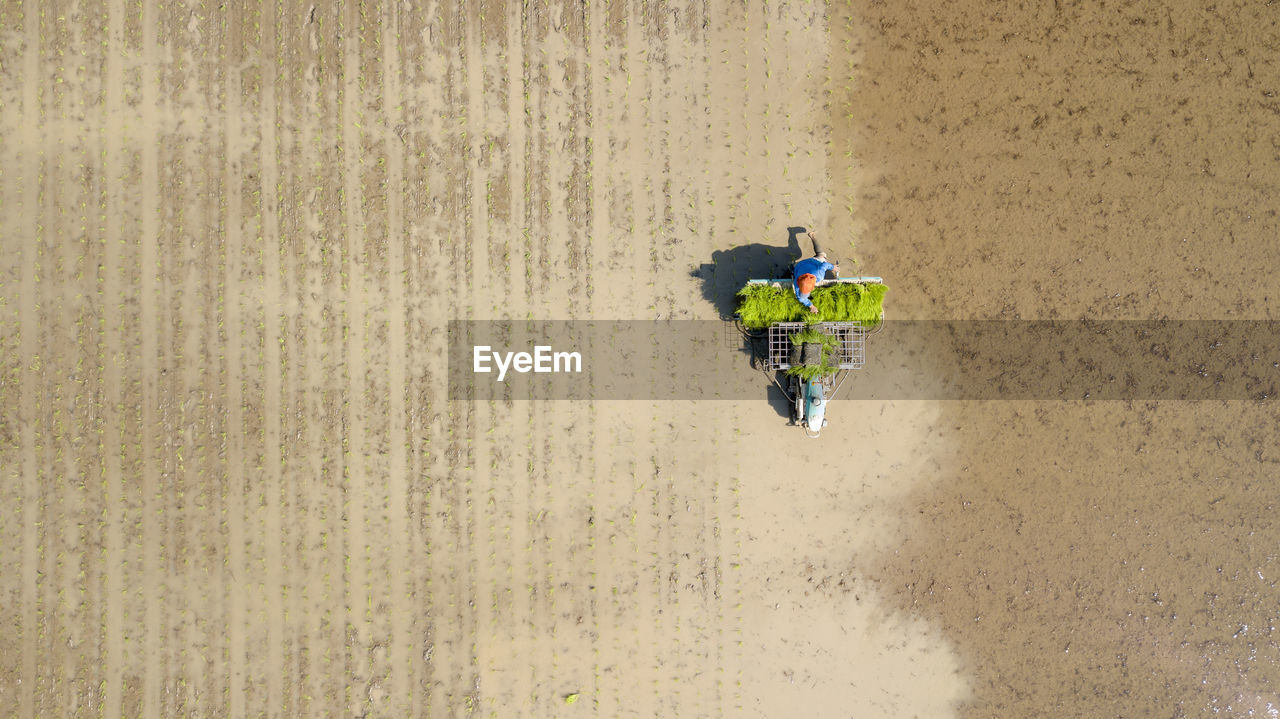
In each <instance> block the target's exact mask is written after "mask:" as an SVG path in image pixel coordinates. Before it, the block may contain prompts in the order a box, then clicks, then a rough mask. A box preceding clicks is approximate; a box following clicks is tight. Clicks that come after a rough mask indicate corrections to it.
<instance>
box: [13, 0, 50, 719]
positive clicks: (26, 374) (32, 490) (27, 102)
mask: <svg viewBox="0 0 1280 719" xmlns="http://www.w3.org/2000/svg"><path fill="white" fill-rule="evenodd" d="M23 25H24V38H23V39H24V42H25V45H26V51H25V53H24V57H23V74H22V76H23V88H22V110H23V126H24V127H27V128H40V131H39V133H38V134H39V144H38V147H40V148H41V151H40V152H37V151H36V150H35V149H34V148H33V146H34V145H35V143H29V144H28V145H27V150H26V151H25V152H24V153H23V173H22V174H23V178H22V179H23V184H24V188H25V191H24V194H23V198H22V209H23V216H25V217H29V218H31V219H32V227H31V228H30V232H31V238H32V241H31V242H28V243H24V245H23V251H22V284H21V292H20V296H21V297H23V298H34V297H35V296H36V285H37V281H38V277H37V275H36V272H37V269H36V268H37V264H36V253H37V248H38V247H39V245H40V243H41V241H42V240H43V225H42V223H41V222H40V219H39V218H40V202H41V199H42V198H41V192H40V187H41V185H42V184H43V182H44V169H43V166H42V165H43V157H42V155H43V148H44V147H46V146H47V141H46V138H45V137H44V135H45V132H46V128H47V125H46V123H45V113H44V109H43V106H42V104H41V100H42V99H43V98H42V97H41V93H40V89H39V84H38V78H39V77H40V76H41V73H40V69H41V66H42V62H41V58H40V49H41V44H42V43H41V33H40V18H39V16H38V15H37V14H36V13H35V12H34V11H33V10H30V9H28V8H27V7H26V6H24V7H23ZM33 134H34V133H33ZM24 229H25V228H24ZM38 328H39V315H38V314H37V311H36V303H35V302H32V301H30V300H27V301H25V302H23V303H22V310H21V323H20V329H21V340H20V346H21V349H22V374H23V377H22V381H21V387H22V391H21V393H20V397H21V400H20V401H21V405H20V407H19V410H20V411H19V421H20V422H21V425H22V427H21V433H22V437H21V444H22V489H23V492H22V493H23V503H22V528H23V533H22V572H21V574H22V625H21V648H22V669H21V675H20V676H21V680H20V681H21V689H20V690H19V700H20V704H19V706H20V714H21V715H22V716H34V714H35V693H36V684H37V663H36V662H37V657H38V652H39V646H38V644H37V632H38V631H39V629H38V626H37V619H38V618H39V616H40V608H39V606H38V593H39V585H38V584H37V581H38V577H39V566H38V562H39V546H40V544H39V530H38V528H37V527H38V525H37V522H38V521H40V519H39V509H40V504H39V491H40V489H39V481H40V480H39V476H38V474H37V472H38V466H39V465H38V464H37V461H38V458H37V456H36V435H37V429H38V426H37V422H38V421H39V420H38V417H39V408H38V404H39V402H40V397H41V395H42V387H41V385H40V376H39V374H38V371H37V367H36V363H37V362H38V359H37V353H38V352H39V349H38V348H39V345H38V342H37V339H38V338H37V336H36V332H37V331H38Z"/></svg>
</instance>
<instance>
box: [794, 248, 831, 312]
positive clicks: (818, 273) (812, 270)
mask: <svg viewBox="0 0 1280 719" xmlns="http://www.w3.org/2000/svg"><path fill="white" fill-rule="evenodd" d="M834 267H835V265H833V264H831V263H830V262H823V261H822V260H820V259H818V258H817V257H810V258H809V259H807V260H801V261H799V262H797V263H796V269H795V272H794V273H792V275H791V290H792V291H793V292H795V293H796V299H797V300H800V304H802V305H804V306H805V307H809V306H811V305H812V304H813V303H811V302H809V295H808V294H803V295H802V294H800V286H799V285H797V284H796V280H798V279H800V275H813V276H814V277H817V278H818V281H819V282H821V281H822V280H824V279H826V276H827V270H830V269H832V268H834Z"/></svg>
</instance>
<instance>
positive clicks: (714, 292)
mask: <svg viewBox="0 0 1280 719" xmlns="http://www.w3.org/2000/svg"><path fill="white" fill-rule="evenodd" d="M805 233H806V230H805V228H803V227H788V228H787V247H786V249H783V248H781V247H778V246H776V245H768V244H765V243H763V242H757V243H752V244H749V245H739V246H738V247H734V248H733V249H729V250H716V251H715V252H713V253H711V262H709V263H706V264H702V265H699V266H698V267H697V268H696V269H694V270H693V272H692V273H691V274H692V275H693V276H694V277H697V278H699V279H701V280H702V296H703V298H704V299H706V300H707V301H708V302H710V303H711V304H712V305H714V306H715V308H716V311H717V312H719V313H720V317H721V318H723V319H729V318H730V317H732V316H733V313H734V312H735V311H736V310H737V308H738V299H737V295H738V290H741V289H742V288H743V287H745V286H746V284H747V280H772V279H791V267H792V265H794V264H795V263H796V262H798V261H800V260H801V259H802V258H803V256H804V255H803V253H802V251H801V249H800V235H802V234H805Z"/></svg>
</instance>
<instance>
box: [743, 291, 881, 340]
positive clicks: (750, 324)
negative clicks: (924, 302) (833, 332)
mask: <svg viewBox="0 0 1280 719" xmlns="http://www.w3.org/2000/svg"><path fill="white" fill-rule="evenodd" d="M887 289H888V288H887V287H885V286H884V285H881V284H838V285H829V286H826V287H819V288H818V289H816V290H814V291H813V293H812V294H811V295H810V301H811V302H812V303H813V306H814V307H816V308H818V311H817V313H811V312H809V311H808V310H807V309H805V307H804V306H803V305H801V304H800V302H799V301H797V300H796V296H795V293H794V292H793V291H792V290H791V288H790V287H788V286H786V285H785V283H784V285H783V286H782V287H778V286H775V285H771V284H759V285H748V286H746V287H744V288H743V289H742V290H741V291H739V292H738V316H739V317H740V318H741V319H742V324H743V325H744V326H745V327H747V328H748V329H764V328H766V327H768V326H769V325H771V324H775V323H778V322H807V323H810V324H812V323H814V322H862V323H865V324H868V325H872V324H878V323H879V322H880V317H881V315H882V313H883V306H884V294H885V291H886V290H887Z"/></svg>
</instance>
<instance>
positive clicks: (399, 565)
mask: <svg viewBox="0 0 1280 719" xmlns="http://www.w3.org/2000/svg"><path fill="white" fill-rule="evenodd" d="M380 20H381V36H380V44H381V47H382V98H381V99H382V102H381V107H380V110H381V112H382V114H383V117H384V122H385V124H384V126H383V127H382V128H381V130H382V135H383V142H384V143H385V145H386V153H387V181H386V192H387V265H388V266H387V275H386V276H387V282H388V286H387V293H388V296H387V301H388V313H389V322H390V326H389V328H388V337H387V347H388V357H389V364H388V367H387V385H388V401H389V407H388V414H389V417H388V427H387V442H388V445H389V446H388V453H389V457H390V469H389V472H388V486H387V507H386V512H387V515H388V525H389V527H390V534H389V539H388V542H387V545H386V548H387V553H388V556H389V562H390V568H389V571H390V575H391V576H390V589H391V591H390V597H389V601H388V603H389V604H390V611H391V621H390V622H389V623H388V625H389V626H388V641H389V643H390V644H391V648H390V651H389V654H388V662H389V666H388V671H389V673H390V681H389V685H390V686H389V687H388V691H389V693H390V696H391V697H392V702H391V704H390V706H388V707H387V708H386V711H387V712H388V713H389V714H391V715H396V716H412V708H413V701H412V698H413V695H412V692H411V684H410V680H411V677H412V675H413V664H412V661H411V657H412V656H413V643H412V642H413V633H412V632H411V631H409V630H410V628H411V627H412V626H413V625H414V622H413V618H414V617H413V610H412V609H411V608H410V607H411V606H412V604H411V603H412V602H413V601H414V600H413V597H414V594H413V593H412V592H411V591H410V585H411V583H412V577H411V574H410V572H411V566H421V565H418V564H417V563H416V562H414V563H412V564H410V563H409V562H407V561H406V559H405V557H406V553H408V552H411V551H412V548H413V537H412V536H411V534H410V531H409V519H410V517H409V514H408V513H409V509H410V507H411V506H412V503H411V494H410V486H411V480H410V477H409V476H408V471H409V457H408V454H409V442H410V440H409V436H408V434H407V426H408V416H407V405H406V401H405V392H406V390H407V389H408V382H407V370H408V368H407V363H408V361H409V360H408V347H407V344H406V336H407V334H408V321H409V320H408V302H407V299H406V294H407V292H406V283H407V281H408V277H407V270H406V262H405V245H406V229H405V224H406V223H405V204H406V202H405V188H404V184H405V169H404V165H405V158H404V154H405V153H404V142H403V140H402V139H401V137H400V128H401V127H402V126H403V123H404V115H403V112H402V107H403V101H402V97H403V91H402V87H403V78H402V76H403V73H404V70H403V66H402V61H401V53H400V32H401V17H400V12H399V8H398V7H397V8H393V9H391V10H387V9H385V8H384V10H383V15H382V17H381V18H380Z"/></svg>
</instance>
